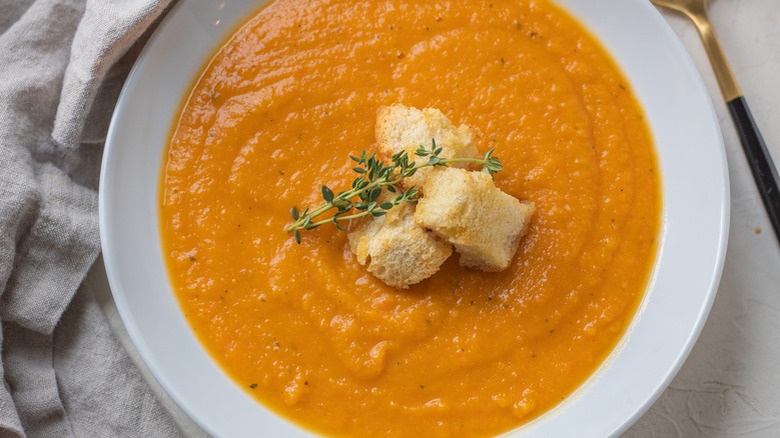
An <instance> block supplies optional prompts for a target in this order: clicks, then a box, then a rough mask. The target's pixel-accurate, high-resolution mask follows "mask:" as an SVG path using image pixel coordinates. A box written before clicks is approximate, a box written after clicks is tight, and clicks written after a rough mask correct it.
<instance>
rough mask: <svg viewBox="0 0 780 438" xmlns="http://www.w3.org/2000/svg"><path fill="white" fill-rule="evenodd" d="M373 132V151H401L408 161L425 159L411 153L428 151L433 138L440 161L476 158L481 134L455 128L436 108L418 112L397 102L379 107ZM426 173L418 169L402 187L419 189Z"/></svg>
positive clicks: (464, 165)
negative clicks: (407, 155) (421, 150)
mask: <svg viewBox="0 0 780 438" xmlns="http://www.w3.org/2000/svg"><path fill="white" fill-rule="evenodd" d="M375 133H376V141H377V148H378V149H379V150H380V151H381V152H382V153H383V154H384V155H386V156H387V157H391V156H393V155H394V154H396V153H398V152H400V151H405V152H406V153H407V154H409V159H410V161H418V162H419V161H421V160H426V158H423V157H419V156H417V155H415V151H417V149H418V148H419V147H420V146H421V145H422V146H424V147H425V148H426V149H430V148H431V140H432V139H433V140H436V146H437V147H440V148H442V151H441V154H440V155H439V156H440V157H442V158H480V155H479V151H478V150H477V141H478V140H479V137H481V136H482V133H481V132H480V131H479V129H476V128H471V127H469V126H467V125H460V126H457V127H456V126H455V125H453V124H452V122H450V120H449V119H448V118H447V116H445V115H444V113H442V112H441V111H439V110H438V109H436V108H425V109H422V110H419V109H417V108H412V107H408V106H404V105H401V104H398V103H396V104H393V105H390V106H383V107H380V108H379V109H378V110H377V116H376V132H375ZM472 166H474V164H471V163H454V164H453V167H458V168H463V169H471V168H472ZM430 171H431V169H430V168H424V169H420V170H418V171H417V172H416V173H415V174H414V175H412V176H411V177H409V178H407V179H405V180H404V181H402V185H403V186H404V187H406V188H408V187H411V186H416V187H420V188H422V187H423V186H424V183H425V178H426V177H427V176H428V175H429V174H430Z"/></svg>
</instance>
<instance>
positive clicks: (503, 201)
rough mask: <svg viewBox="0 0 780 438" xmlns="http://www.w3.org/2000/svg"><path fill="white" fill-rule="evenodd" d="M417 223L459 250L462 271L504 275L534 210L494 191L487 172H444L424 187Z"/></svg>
mask: <svg viewBox="0 0 780 438" xmlns="http://www.w3.org/2000/svg"><path fill="white" fill-rule="evenodd" d="M424 190H425V197H424V198H422V199H420V201H418V203H417V204H418V205H417V209H416V211H415V213H414V221H415V223H417V224H418V225H420V226H421V227H425V228H428V229H430V230H433V231H434V232H435V233H436V234H438V235H439V236H441V237H442V238H444V239H446V240H447V241H448V242H450V243H452V244H453V245H455V250H456V251H457V252H458V253H459V254H460V264H461V266H464V267H467V268H472V269H479V270H482V271H489V272H492V271H501V270H504V269H506V268H507V267H508V266H509V263H510V262H511V261H512V257H514V254H515V252H516V251H517V248H518V246H519V245H520V240H521V238H522V237H523V235H524V234H525V232H526V231H527V230H528V225H529V223H530V219H531V216H532V215H533V213H534V209H535V208H534V205H533V204H532V203H529V202H520V201H519V200H518V199H517V198H515V197H513V196H511V195H509V194H507V193H504V192H503V191H501V189H499V188H498V187H496V186H495V184H494V183H493V179H492V178H491V177H490V175H488V174H487V173H485V172H469V171H467V170H463V169H455V168H449V167H439V168H436V169H434V170H433V172H431V174H430V175H429V176H428V178H427V179H426V182H425V188H424Z"/></svg>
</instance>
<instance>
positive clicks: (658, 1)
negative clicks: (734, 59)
mask: <svg viewBox="0 0 780 438" xmlns="http://www.w3.org/2000/svg"><path fill="white" fill-rule="evenodd" d="M650 1H651V2H652V3H653V4H654V5H656V6H661V7H665V8H669V9H673V10H676V11H679V12H682V13H683V14H685V15H687V16H688V18H690V19H691V21H693V23H694V24H695V25H696V29H697V30H698V31H699V35H700V36H701V40H702V42H703V43H704V48H705V49H706V50H707V56H709V58H710V63H711V64H712V68H713V70H714V71H715V77H716V78H717V79H718V85H720V91H721V93H723V98H724V99H725V100H726V106H728V108H729V112H730V113H731V119H732V120H733V121H734V125H735V126H736V128H737V132H738V133H739V139H740V142H741V143H742V149H743V151H744V152H745V156H746V157H747V161H748V163H749V164H750V170H751V171H752V172H753V179H754V180H755V181H756V185H757V186H758V191H759V193H760V194H761V200H762V201H764V207H765V208H766V211H767V214H768V215H769V220H770V222H771V223H772V227H773V228H774V230H775V235H776V236H777V238H778V240H780V178H779V177H778V175H777V169H776V168H775V165H774V163H773V162H772V157H771V156H770V155H769V151H767V148H766V144H765V143H764V139H763V138H762V137H761V133H760V132H759V130H758V127H757V126H756V123H755V122H754V121H753V115H752V114H751V113H750V109H749V108H748V106H747V102H746V101H745V97H744V96H742V91H740V89H739V84H737V80H736V79H735V78H734V73H732V72H731V68H729V65H728V62H726V56H725V55H724V54H723V50H722V49H721V47H720V43H718V38H717V37H716V36H715V31H714V30H713V28H712V24H711V23H710V20H709V18H707V0H650Z"/></svg>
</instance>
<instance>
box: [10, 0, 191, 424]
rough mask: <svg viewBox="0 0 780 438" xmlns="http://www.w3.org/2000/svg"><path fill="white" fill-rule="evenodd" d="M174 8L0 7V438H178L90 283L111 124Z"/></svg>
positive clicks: (120, 2)
mask: <svg viewBox="0 0 780 438" xmlns="http://www.w3.org/2000/svg"><path fill="white" fill-rule="evenodd" d="M169 2H170V0H156V1H155V0H132V1H128V0H0V293H1V295H0V320H1V321H2V325H1V326H0V341H2V352H0V377H2V380H3V385H2V386H0V437H25V436H28V437H48V436H51V437H71V436H88V437H92V436H100V437H103V436H106V437H109V436H111V437H113V436H154V437H166V436H180V431H179V429H178V428H177V427H176V425H175V424H174V422H173V421H171V419H170V417H169V416H168V415H167V414H166V413H165V411H164V410H163V409H162V408H161V406H160V404H159V403H158V402H157V400H156V399H155V398H154V397H153V395H152V394H151V392H150V390H149V388H148V386H147V385H146V383H145V382H144V381H143V379H142V378H141V377H140V374H139V372H138V370H137V369H136V368H135V367H134V366H133V365H132V362H131V361H130V360H129V358H128V356H127V354H126V353H125V352H124V350H123V349H122V348H121V347H120V345H119V344H118V343H117V340H116V338H115V336H114V335H113V333H112V332H111V330H110V328H109V325H108V323H107V321H106V319H105V317H104V316H103V314H102V313H101V311H100V307H99V306H98V304H97V302H96V301H95V298H94V297H93V296H92V295H91V294H90V293H89V291H87V290H85V289H83V288H82V289H79V285H80V284H81V283H82V280H83V279H84V276H85V274H86V273H87V270H88V269H89V267H90V266H91V265H92V264H93V262H94V261H95V258H96V257H97V255H98V253H99V251H100V245H99V240H98V224H97V195H96V188H97V176H98V172H99V166H100V158H101V154H102V146H103V140H104V138H105V133H106V130H107V126H108V121H109V119H110V117H111V112H112V109H113V106H114V103H115V102H116V98H117V96H118V93H119V90H120V88H121V85H122V82H123V81H124V78H125V77H126V75H127V73H128V70H129V67H130V65H131V64H132V61H133V59H134V58H135V56H136V55H137V53H138V49H139V47H140V44H135V45H133V44H134V43H136V42H137V41H138V39H139V38H141V37H142V36H143V35H144V32H145V31H146V30H147V29H148V28H149V27H150V26H151V25H152V24H153V23H154V21H155V20H156V19H157V18H158V17H159V16H160V15H161V14H162V13H163V11H164V10H165V8H166V7H167V6H168V4H169ZM77 290H78V292H77Z"/></svg>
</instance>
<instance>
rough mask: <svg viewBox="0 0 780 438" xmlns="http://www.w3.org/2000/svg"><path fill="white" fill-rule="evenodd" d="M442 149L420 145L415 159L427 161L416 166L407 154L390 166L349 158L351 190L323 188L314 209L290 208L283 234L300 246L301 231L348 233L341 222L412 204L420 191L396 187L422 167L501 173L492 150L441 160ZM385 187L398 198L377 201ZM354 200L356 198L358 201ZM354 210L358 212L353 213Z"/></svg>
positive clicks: (369, 158) (371, 158) (397, 156)
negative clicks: (464, 166) (475, 167)
mask: <svg viewBox="0 0 780 438" xmlns="http://www.w3.org/2000/svg"><path fill="white" fill-rule="evenodd" d="M441 152H442V148H441V147H437V146H436V141H435V140H433V139H432V140H431V148H430V149H426V148H425V147H424V146H422V145H420V147H419V149H417V151H415V155H416V156H418V157H423V158H426V157H427V161H425V162H423V163H420V164H417V163H415V162H414V161H409V155H408V154H407V153H406V152H404V151H401V152H399V153H397V154H395V155H393V157H392V158H391V163H390V164H385V162H384V161H382V160H380V159H378V158H377V157H376V153H372V154H371V155H368V153H367V152H366V151H365V150H363V151H362V152H361V154H360V157H355V156H352V155H350V158H351V159H352V160H353V161H355V162H356V163H357V164H358V166H357V167H353V168H352V170H353V171H355V172H356V173H357V174H358V177H357V178H355V180H354V181H352V188H351V189H349V190H345V191H343V192H339V193H338V194H334V193H333V190H331V189H330V188H329V187H328V186H325V185H323V186H322V199H323V201H325V202H324V203H323V204H322V205H320V206H319V207H316V208H311V209H310V208H306V209H304V210H303V212H299V211H298V208H296V207H293V208H292V210H291V211H290V216H292V219H293V221H294V222H293V223H292V225H290V226H288V227H287V228H285V231H287V232H288V233H289V232H292V233H293V235H294V236H295V241H296V242H298V243H301V233H300V231H301V230H312V229H314V228H317V227H319V226H320V225H323V224H327V223H333V225H335V226H336V228H338V229H340V230H343V231H347V229H346V228H344V227H342V226H341V225H339V222H340V221H345V220H350V219H356V218H359V217H362V216H368V215H371V216H374V217H379V216H383V215H385V214H387V211H388V210H390V209H392V208H393V207H395V206H397V205H398V204H401V203H402V202H415V201H417V200H418V199H419V195H420V191H419V190H418V189H417V188H415V187H414V186H412V187H409V188H408V189H406V190H404V191H401V190H400V189H399V187H398V184H399V183H400V182H401V181H402V180H404V179H405V178H409V177H410V176H412V175H414V174H415V173H416V172H417V170H419V169H422V168H424V167H435V166H445V167H446V166H447V164H448V163H477V164H481V165H482V171H483V172H486V173H488V174H490V176H493V175H494V174H495V173H496V172H500V171H501V170H502V167H501V161H499V159H498V157H494V156H493V149H491V150H489V151H487V153H485V155H484V157H483V158H441V157H440V156H439V154H441ZM383 188H385V189H387V190H388V191H389V192H391V193H397V196H396V197H395V198H393V199H392V200H390V201H386V202H379V201H378V199H379V196H380V195H381V194H382V189H383ZM354 198H358V199H357V200H356V199H354ZM332 209H336V212H335V213H334V214H333V216H331V217H330V218H329V219H323V220H319V221H315V220H314V219H315V218H317V217H319V216H320V215H322V214H325V213H326V212H328V211H330V210H332ZM353 210H357V211H358V212H357V213H355V212H353Z"/></svg>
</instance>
